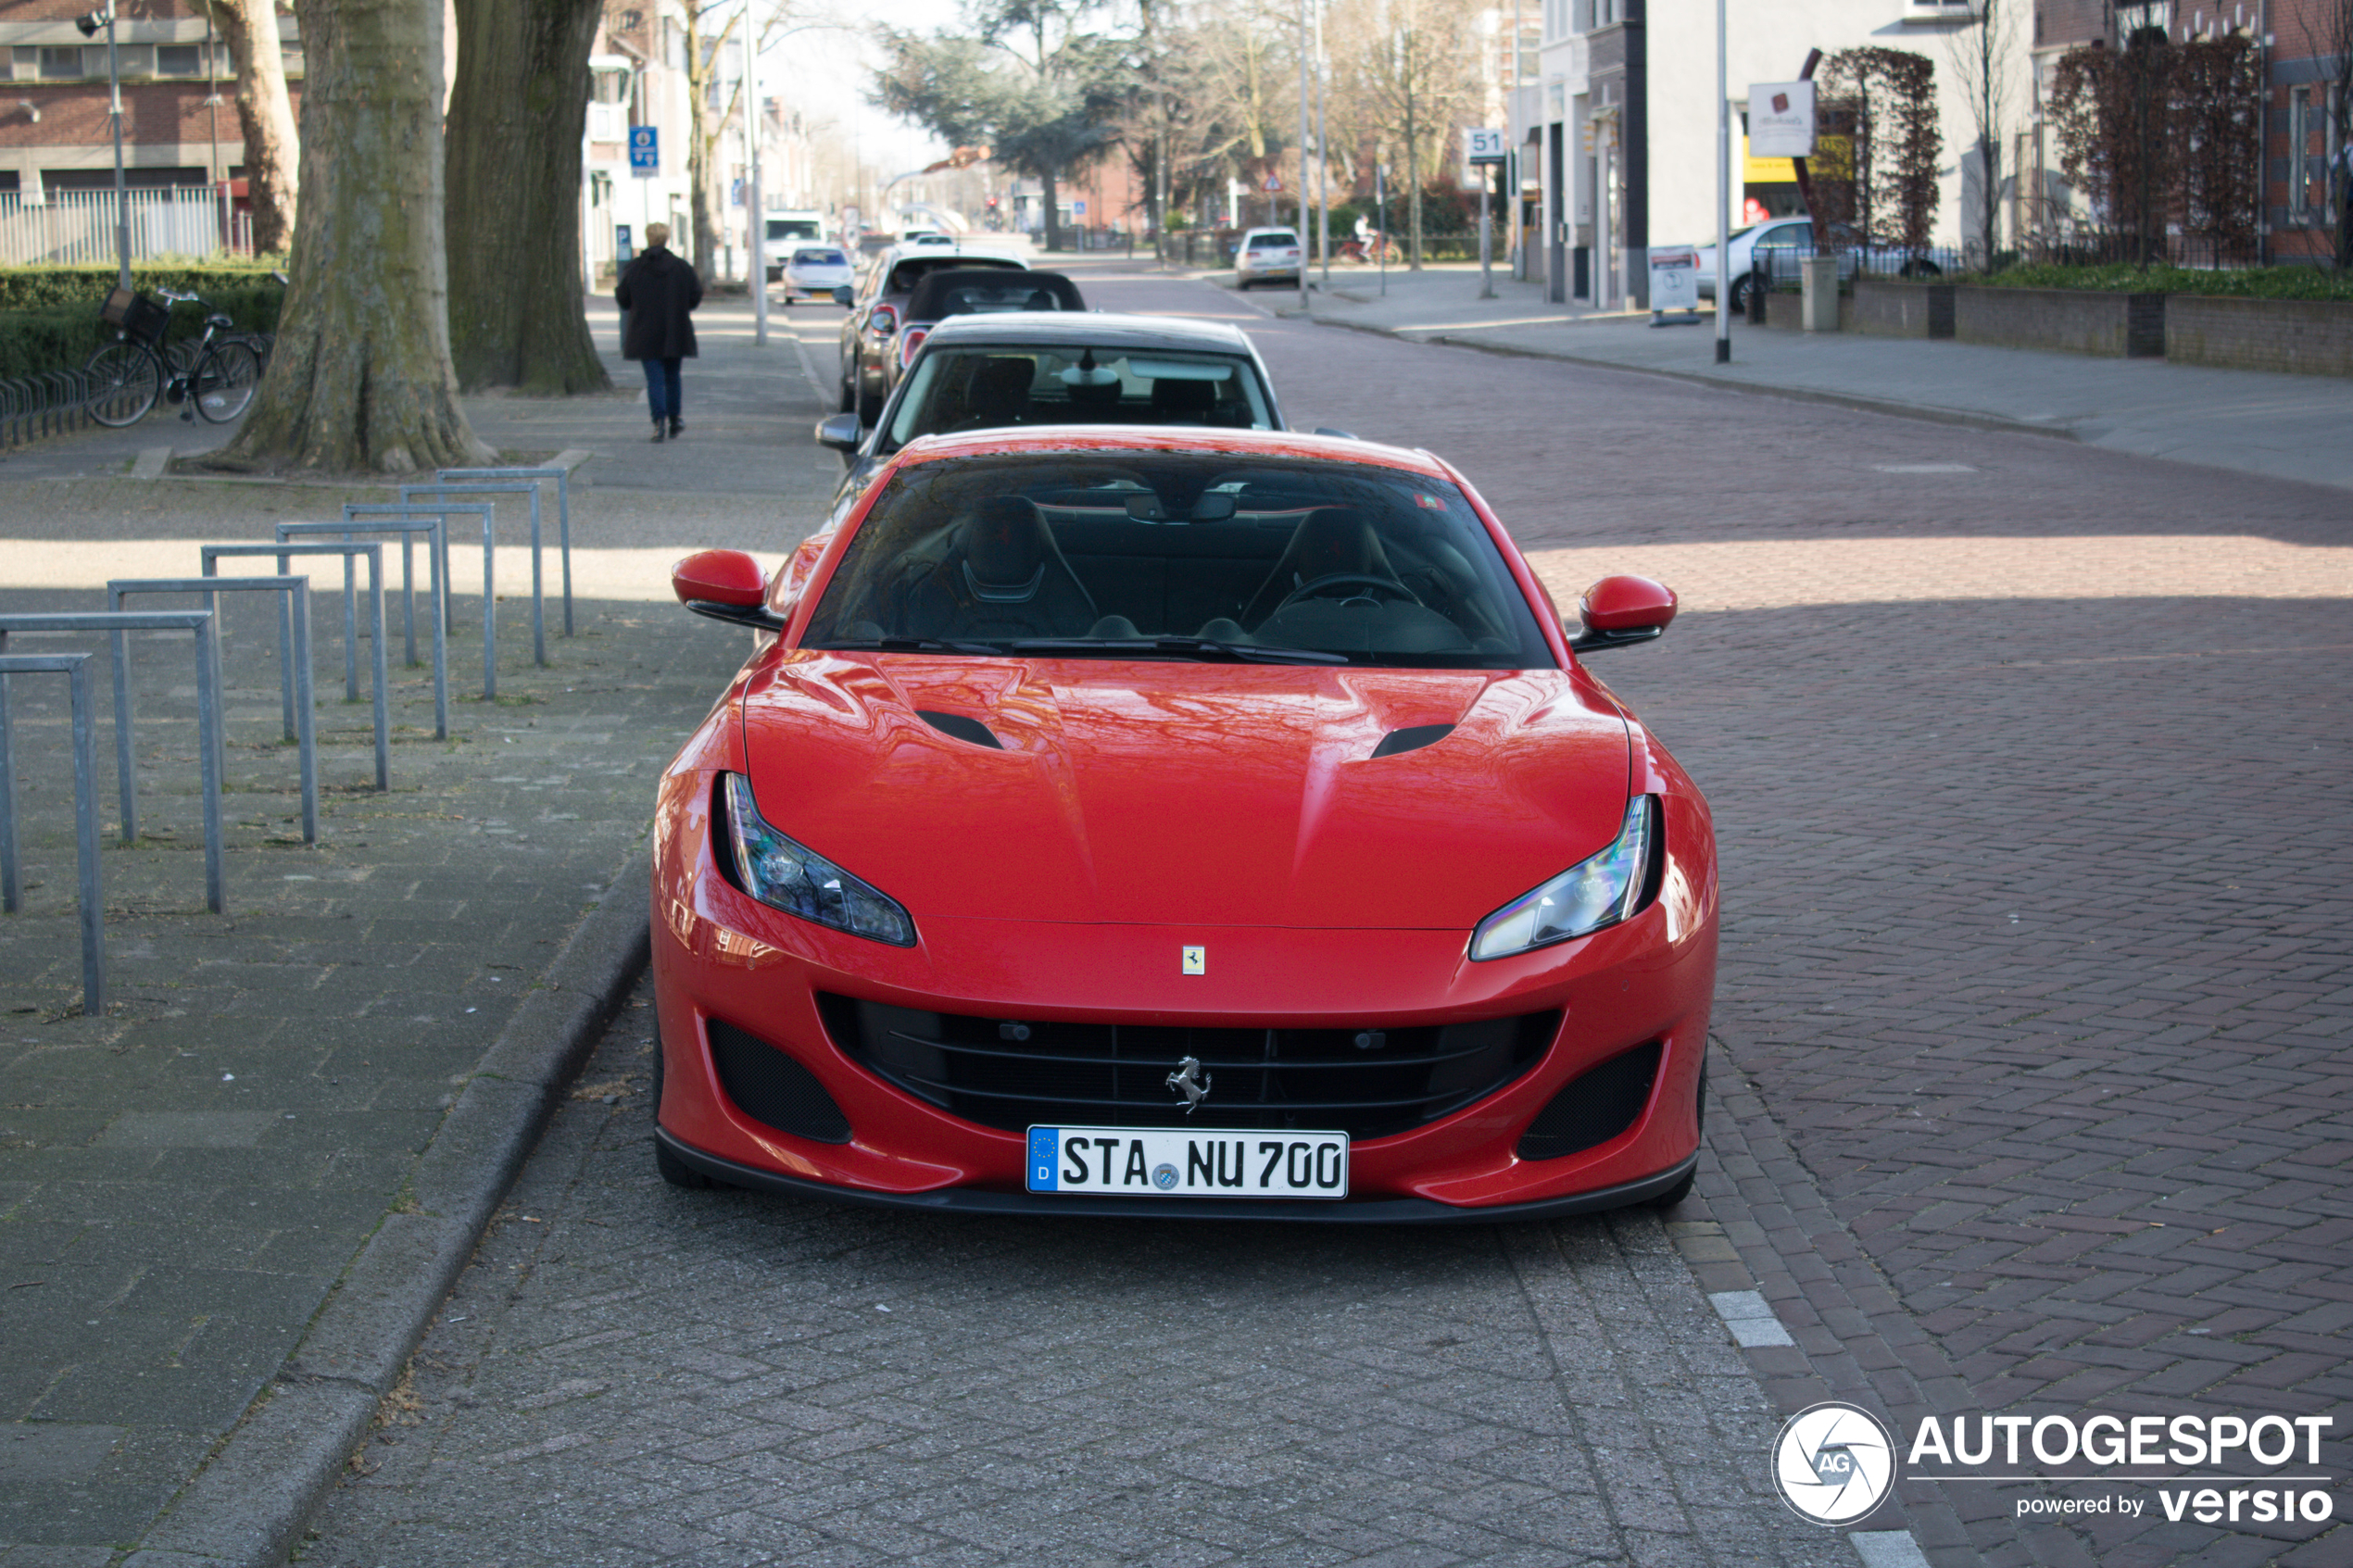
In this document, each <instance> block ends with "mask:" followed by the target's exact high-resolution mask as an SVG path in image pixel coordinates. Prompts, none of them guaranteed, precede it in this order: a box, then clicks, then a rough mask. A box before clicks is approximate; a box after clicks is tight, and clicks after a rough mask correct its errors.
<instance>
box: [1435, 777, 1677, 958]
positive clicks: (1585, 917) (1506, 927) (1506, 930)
mask: <svg viewBox="0 0 2353 1568" xmlns="http://www.w3.org/2000/svg"><path fill="white" fill-rule="evenodd" d="M1657 836H1658V797H1656V796H1655V795H1638V796H1636V797H1634V798H1633V799H1632V800H1631V801H1629V803H1628V804H1627V807H1626V822H1625V825H1624V826H1623V827H1621V828H1619V829H1618V832H1617V838H1616V839H1614V840H1612V841H1611V843H1610V845H1609V847H1607V848H1606V849H1604V850H1603V851H1602V852H1601V853H1600V854H1598V855H1594V856H1592V857H1590V858H1589V859H1583V860H1579V862H1578V863H1577V864H1575V865H1573V866H1571V867H1569V868H1568V870H1567V871H1565V872H1561V874H1560V875H1558V876H1556V877H1554V878H1553V880H1552V881H1550V882H1548V883H1546V884H1543V885H1542V886H1541V887H1539V888H1537V889H1535V890H1534V891H1533V892H1530V893H1523V894H1521V895H1520V896H1519V897H1516V898H1515V899H1513V900H1512V901H1511V902H1510V903H1508V904H1506V905H1504V907H1503V908H1502V909H1497V910H1496V911H1495V912H1494V913H1493V914H1491V915H1489V916H1488V917H1487V918H1486V919H1485V920H1483V921H1480V922H1478V928H1477V929H1475V930H1474V931H1472V933H1471V941H1470V956H1471V958H1472V959H1473V960H1487V959H1503V958H1509V957H1510V956H1511V955H1512V954H1514V953H1524V952H1527V951H1528V950H1529V948H1531V947H1549V946H1551V945H1552V944H1553V943H1554V942H1566V941H1567V940H1569V938H1571V937H1573V936H1586V935H1592V933H1593V932H1596V931H1599V930H1601V929H1602V928H1603V927H1604V926H1611V925H1616V924H1617V922H1620V921H1623V920H1629V919H1631V918H1632V916H1633V914H1634V911H1635V910H1636V909H1640V908H1642V892H1643V887H1644V884H1646V883H1648V882H1649V880H1650V865H1651V848H1652V845H1653V844H1654V842H1655V840H1656V838H1657Z"/></svg>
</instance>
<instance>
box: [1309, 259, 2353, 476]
mask: <svg viewBox="0 0 2353 1568" xmlns="http://www.w3.org/2000/svg"><path fill="white" fill-rule="evenodd" d="M1494 286H1495V293H1496V295H1497V297H1496V298H1494V299H1491V300H1482V299H1480V298H1479V297H1478V287H1479V280H1478V268H1476V267H1470V268H1462V267H1446V268H1433V269H1429V270H1426V271H1424V272H1422V273H1420V274H1419V275H1416V274H1414V273H1411V272H1397V271H1391V272H1390V274H1389V279H1388V293H1387V294H1386V295H1382V294H1381V293H1380V292H1379V287H1380V285H1379V282H1378V278H1377V276H1376V275H1375V274H1373V273H1370V272H1368V271H1366V270H1365V269H1363V268H1350V269H1348V270H1346V272H1345V273H1344V274H1343V272H1342V271H1341V270H1340V269H1338V268H1335V269H1333V271H1332V287H1331V290H1330V293H1329V294H1328V295H1327V294H1326V293H1324V292H1323V291H1322V290H1321V289H1320V288H1318V289H1317V290H1316V291H1315V295H1314V299H1313V301H1312V303H1311V306H1310V308H1309V314H1310V315H1311V316H1312V317H1313V318H1314V319H1315V320H1317V321H1320V322H1322V323H1324V324H1326V325H1328V326H1344V327H1353V328H1356V329H1358V330H1361V331H1367V332H1383V333H1387V334H1389V335H1391V336H1395V337H1402V338H1406V339H1409V340H1413V341H1417V342H1428V343H1444V344H1454V345H1461V346H1464V347H1469V348H1478V349H1484V350H1487V351H1489V352H1491V353H1500V354H1518V355H1528V356H1533V357H1536V358H1554V359H1563V360H1567V361H1570V362H1572V363H1577V364H1584V365H1596V366H1605V367H1609V368H1612V369H1617V370H1636V371H1642V372H1644V373H1648V374H1652V375H1661V376H1671V377H1675V378H1678V379H1680V380H1685V381H1691V382H1696V383H1702V384H1705V385H1710V386H1721V387H1730V388H1737V389H1739V390H1743V391H1748V392H1755V393H1763V394H1766V395H1770V396H1777V397H1793V398H1801V399H1805V400H1808V401H1813V402H1822V403H1833V404H1841V405H1844V406H1847V407H1851V408H1865V409H1869V410H1871V411H1873V412H1878V413H1890V414H1899V415H1905V416H1908V417H1911V418H1915V419H1928V420H1939V421H1941V422H1945V423H1950V424H1954V425H1957V426H1963V427H1973V428H1978V429H1988V430H2000V431H2009V432H2032V433H2038V434H2043V435H2049V436H2056V437H2059V438H2061V439H2065V440H2073V441H2080V442H2082V443H2084V444H2085V445H2094V446H2106V447H2109V448H2111V449H2113V450H2116V451H2120V452H2130V453H2133V454H2136V455H2138V456H2142V457H2149V458H2171V459H2172V460H2174V461H2176V462H2185V463H2200V464H2204V465H2206V466H2208V467H2210V468H2220V469H2233V470H2239V471H2241V472H2245V473H2256V474H2262V475H2264V476H2266V477H2268V478H2273V479H2288V480H2299V481H2303V482H2305V483H2312V484H2327V485H2334V486H2338V487H2353V440H2348V439H2347V431H2348V430H2353V383H2347V382H2346V381H2344V380H2342V379H2339V378H2336V377H2332V376H2290V375H2272V374H2267V373H2264V372H2261V371H2255V370H2212V369H2208V368H2207V367H2205V366H2199V365H2170V364H2167V363H2165V362H2164V361H2163V360H2158V359H2102V358H2092V357H2091V356H2088V355H2078V354H2061V353H2043V352H2040V351H2037V350H2033V349H2021V348H1994V347H1988V346H1986V345H1981V344H1968V343H1952V342H1941V341H1940V342H1933V343H1931V342H1928V341H1926V340H1921V339H1911V338H1883V337H1865V336H1862V335H1861V334H1859V333H1855V332H1789V331H1786V330H1783V329H1778V328H1770V327H1753V326H1750V325H1749V324H1748V323H1747V322H1746V321H1745V320H1740V319H1735V320H1734V321H1733V323H1732V336H1731V348H1732V358H1731V363H1730V364H1728V365H1718V364H1717V363H1715V352H1716V350H1715V342H1714V338H1715V317H1714V315H1713V313H1712V312H1707V311H1703V312H1701V313H1700V314H1699V315H1697V316H1696V317H1692V316H1684V317H1680V318H1678V317H1677V316H1675V315H1672V314H1670V315H1669V317H1668V320H1669V322H1670V323H1673V324H1670V325H1667V326H1665V327H1654V326H1652V325H1651V324H1650V322H1651V319H1650V317H1649V316H1648V315H1647V314H1638V315H1628V314H1621V313H1598V312H1593V311H1588V310H1583V309H1581V308H1579V307H1564V306H1559V305H1552V304H1548V303H1546V302H1545V300H1544V298H1543V295H1542V291H1541V288H1540V287H1539V286H1538V285H1537V284H1534V283H1524V282H1515V281H1514V280H1513V279H1512V278H1511V276H1510V274H1509V272H1508V271H1507V270H1505V269H1504V268H1502V267H1500V266H1499V267H1498V268H1497V269H1496V270H1495V282H1494ZM1295 300H1296V295H1284V296H1281V301H1279V302H1277V303H1283V304H1284V305H1285V308H1284V310H1283V311H1282V312H1281V313H1285V314H1288V313H1290V310H1291V309H1294V308H1295Z"/></svg>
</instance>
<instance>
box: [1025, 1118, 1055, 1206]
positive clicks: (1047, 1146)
mask: <svg viewBox="0 0 2353 1568" xmlns="http://www.w3.org/2000/svg"><path fill="white" fill-rule="evenodd" d="M1059 1144H1060V1130H1059V1129H1057V1128H1053V1127H1032V1128H1030V1129H1029V1190H1030V1191H1032V1192H1052V1191H1054V1190H1055V1189H1056V1187H1057V1186H1058V1185H1059V1184H1058V1183H1057V1182H1056V1181H1055V1179H1054V1176H1055V1172H1056V1170H1057V1169H1058V1168H1059V1167H1060V1165H1061V1163H1062V1152H1061V1148H1060V1147H1059Z"/></svg>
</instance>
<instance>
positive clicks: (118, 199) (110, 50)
mask: <svg viewBox="0 0 2353 1568" xmlns="http://www.w3.org/2000/svg"><path fill="white" fill-rule="evenodd" d="M73 25H74V26H76V27H78V28H80V29H81V30H82V37H84V38H94V37H96V36H97V34H98V30H99V29H100V28H102V27H103V28H105V29H106V30H107V115H108V117H109V118H110V119H112V120H113V122H114V248H115V257H116V259H117V261H118V262H119V263H120V282H121V285H122V286H123V287H124V288H126V289H127V288H129V287H130V286H131V197H130V194H129V193H128V191H127V189H126V188H125V185H124V182H123V178H122V59H121V56H120V54H119V53H118V52H117V50H116V48H115V35H114V0H107V4H106V6H105V7H104V8H103V9H101V10H95V11H91V12H88V13H86V14H84V15H82V16H79V17H76V18H74V19H73Z"/></svg>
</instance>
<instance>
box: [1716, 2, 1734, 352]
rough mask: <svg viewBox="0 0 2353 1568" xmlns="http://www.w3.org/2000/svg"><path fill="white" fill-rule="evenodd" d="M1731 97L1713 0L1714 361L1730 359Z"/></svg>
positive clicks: (1720, 10)
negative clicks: (1714, 89) (1714, 46)
mask: <svg viewBox="0 0 2353 1568" xmlns="http://www.w3.org/2000/svg"><path fill="white" fill-rule="evenodd" d="M1731 212H1732V98H1731V90H1730V86H1729V85H1728V83H1727V82H1726V80H1725V76H1724V0H1716V362H1717V363H1718V364H1719V365H1729V364H1730V363H1731V362H1732V305H1731V300H1732V280H1731V270H1732V235H1731V228H1732V216H1731Z"/></svg>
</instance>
